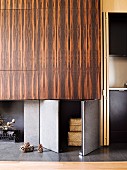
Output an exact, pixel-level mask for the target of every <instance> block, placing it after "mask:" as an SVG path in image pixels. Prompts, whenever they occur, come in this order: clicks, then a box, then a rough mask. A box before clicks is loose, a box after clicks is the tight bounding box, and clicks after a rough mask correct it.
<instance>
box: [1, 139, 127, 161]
mask: <svg viewBox="0 0 127 170" xmlns="http://www.w3.org/2000/svg"><path fill="white" fill-rule="evenodd" d="M21 145H22V143H13V142H0V161H60V162H64V161H74V162H82V161H83V162H93V161H126V160H127V143H124V144H111V145H110V147H100V148H99V149H97V150H95V151H94V152H92V153H90V154H88V155H87V156H85V157H81V156H79V150H80V148H78V147H76V148H75V147H70V148H68V149H67V150H66V151H65V152H63V153H59V154H58V153H55V152H52V151H49V150H47V149H44V152H43V153H38V152H37V147H35V151H34V152H30V153H22V152H21V151H20V150H19V148H20V146H21Z"/></svg>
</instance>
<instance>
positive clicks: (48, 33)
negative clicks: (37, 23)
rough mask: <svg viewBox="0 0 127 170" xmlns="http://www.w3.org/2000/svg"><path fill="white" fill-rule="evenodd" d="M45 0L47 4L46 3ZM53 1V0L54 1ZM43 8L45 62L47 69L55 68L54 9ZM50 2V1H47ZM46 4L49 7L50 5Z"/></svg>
mask: <svg viewBox="0 0 127 170" xmlns="http://www.w3.org/2000/svg"><path fill="white" fill-rule="evenodd" d="M48 2H50V1H48V0H47V4H48ZM54 3H55V1H54ZM54 3H53V7H52V8H48V9H46V10H45V62H46V68H47V69H48V71H50V72H51V71H52V70H53V69H54V68H56V64H57V63H56V9H55V7H54V5H55V4H54ZM49 4H50V3H49ZM49 4H48V5H47V6H48V7H50V5H49Z"/></svg>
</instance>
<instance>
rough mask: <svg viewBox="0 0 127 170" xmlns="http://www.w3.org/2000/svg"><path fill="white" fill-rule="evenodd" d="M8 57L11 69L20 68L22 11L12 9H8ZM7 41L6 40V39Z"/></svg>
mask: <svg viewBox="0 0 127 170" xmlns="http://www.w3.org/2000/svg"><path fill="white" fill-rule="evenodd" d="M10 15H11V18H10V31H11V38H10V42H11V44H10V59H11V68H10V69H11V70H22V64H23V63H22V43H23V42H22V32H23V30H22V29H23V24H22V11H21V10H12V11H10ZM6 43H7V41H6Z"/></svg>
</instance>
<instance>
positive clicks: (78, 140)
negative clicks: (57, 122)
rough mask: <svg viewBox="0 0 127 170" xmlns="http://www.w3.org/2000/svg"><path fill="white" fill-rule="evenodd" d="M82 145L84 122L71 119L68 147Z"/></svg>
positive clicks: (78, 119)
mask: <svg viewBox="0 0 127 170" xmlns="http://www.w3.org/2000/svg"><path fill="white" fill-rule="evenodd" d="M81 145H82V120H81V118H71V119H70V122H69V132H68V146H81Z"/></svg>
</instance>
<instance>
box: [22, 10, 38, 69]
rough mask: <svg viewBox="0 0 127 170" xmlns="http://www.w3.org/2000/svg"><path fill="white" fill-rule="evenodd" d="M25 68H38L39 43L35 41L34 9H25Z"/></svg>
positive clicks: (23, 53) (23, 50)
mask: <svg viewBox="0 0 127 170" xmlns="http://www.w3.org/2000/svg"><path fill="white" fill-rule="evenodd" d="M23 12H24V14H23V25H24V26H23V49H22V55H23V70H37V69H38V65H37V64H38V56H36V55H35V54H36V51H35V50H37V44H36V43H35V41H34V38H35V37H36V36H37V37H38V34H36V26H35V25H36V22H37V21H36V17H35V16H36V12H35V11H34V10H24V11H23Z"/></svg>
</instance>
